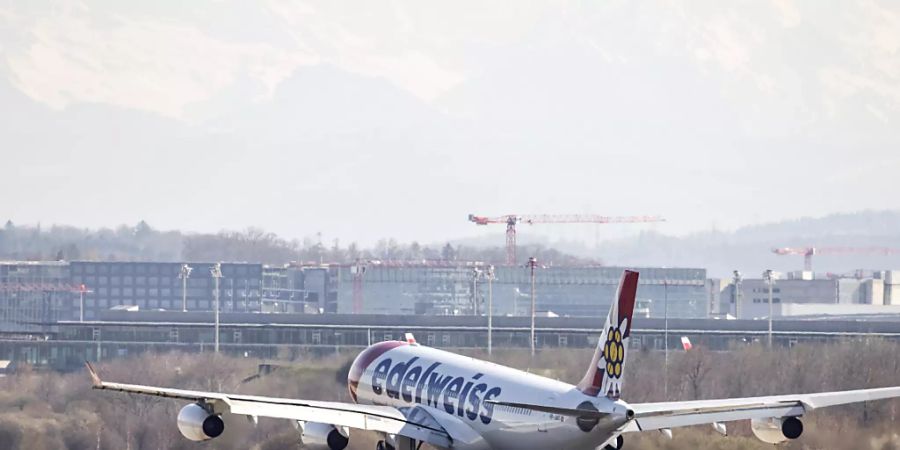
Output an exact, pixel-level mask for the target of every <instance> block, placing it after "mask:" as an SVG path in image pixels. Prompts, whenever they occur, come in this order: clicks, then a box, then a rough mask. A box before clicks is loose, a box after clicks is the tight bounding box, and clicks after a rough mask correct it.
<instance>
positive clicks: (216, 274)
mask: <svg viewBox="0 0 900 450" xmlns="http://www.w3.org/2000/svg"><path fill="white" fill-rule="evenodd" d="M209 273H210V275H212V278H213V282H214V283H215V291H213V297H214V298H215V304H216V306H215V308H216V310H215V313H214V316H215V321H216V325H215V328H216V331H215V333H216V336H215V337H216V354H218V353H219V279H221V278H222V264H221V263H216V264H215V265H214V266H212V267H211V268H210V269H209Z"/></svg>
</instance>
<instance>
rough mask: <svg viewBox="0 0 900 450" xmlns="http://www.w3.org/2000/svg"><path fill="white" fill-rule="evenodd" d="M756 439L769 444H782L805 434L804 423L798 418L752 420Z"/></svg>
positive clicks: (751, 423) (751, 425) (752, 428)
mask: <svg viewBox="0 0 900 450" xmlns="http://www.w3.org/2000/svg"><path fill="white" fill-rule="evenodd" d="M750 429H751V430H753V434H754V435H756V438H757V439H759V440H761V441H763V442H765V443H767V444H780V443H782V442H784V441H786V440H788V439H797V438H798V437H800V435H801V434H803V422H801V421H800V419H798V418H796V417H769V418H765V419H752V420H750Z"/></svg>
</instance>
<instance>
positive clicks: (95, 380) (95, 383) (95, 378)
mask: <svg viewBox="0 0 900 450" xmlns="http://www.w3.org/2000/svg"><path fill="white" fill-rule="evenodd" d="M84 365H85V366H86V367H87V370H88V374H90V375H91V386H92V387H93V388H94V389H97V388H100V387H103V380H101V379H100V375H97V371H96V370H94V366H92V365H91V363H89V362H87V361H85V362H84Z"/></svg>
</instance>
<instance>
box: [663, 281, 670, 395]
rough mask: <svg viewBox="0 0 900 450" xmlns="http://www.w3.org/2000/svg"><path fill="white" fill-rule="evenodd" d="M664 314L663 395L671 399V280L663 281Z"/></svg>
mask: <svg viewBox="0 0 900 450" xmlns="http://www.w3.org/2000/svg"><path fill="white" fill-rule="evenodd" d="M663 311H665V312H664V313H663V314H664V316H665V320H664V322H665V332H664V333H665V334H664V337H663V341H665V343H664V344H663V345H664V347H663V348H664V349H665V357H664V358H665V363H664V364H663V365H664V366H665V368H664V369H663V372H664V374H663V393H664V396H665V397H666V398H669V280H668V279H665V280H663Z"/></svg>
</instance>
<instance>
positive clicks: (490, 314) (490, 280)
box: [485, 265, 494, 356]
mask: <svg viewBox="0 0 900 450" xmlns="http://www.w3.org/2000/svg"><path fill="white" fill-rule="evenodd" d="M485 276H486V277H487V280H488V356H490V355H491V352H492V351H493V344H494V342H493V338H494V336H493V332H494V328H493V318H494V292H493V291H494V266H493V265H490V266H488V267H487V273H486V274H485Z"/></svg>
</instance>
